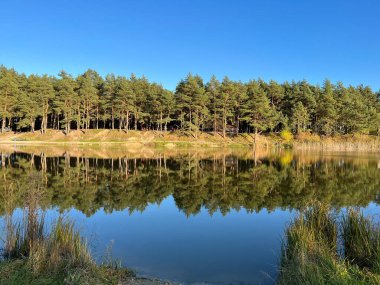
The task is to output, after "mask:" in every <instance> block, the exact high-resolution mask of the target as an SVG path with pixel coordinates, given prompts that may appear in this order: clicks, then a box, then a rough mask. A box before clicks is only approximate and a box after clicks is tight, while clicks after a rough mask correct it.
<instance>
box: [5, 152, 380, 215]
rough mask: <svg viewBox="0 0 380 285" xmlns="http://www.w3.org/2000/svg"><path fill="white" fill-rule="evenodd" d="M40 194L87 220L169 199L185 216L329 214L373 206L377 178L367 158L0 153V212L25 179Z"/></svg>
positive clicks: (16, 199) (18, 199) (15, 199)
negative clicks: (319, 205)
mask: <svg viewBox="0 0 380 285" xmlns="http://www.w3.org/2000/svg"><path fill="white" fill-rule="evenodd" d="M32 177H33V179H34V180H35V179H40V180H41V181H40V182H42V184H43V185H44V187H45V195H44V197H43V198H42V201H41V205H42V206H43V207H45V208H49V207H51V206H56V207H58V208H59V209H60V210H62V211H64V210H65V209H70V208H76V209H78V210H80V211H81V212H83V213H85V214H86V215H87V216H91V215H93V214H94V213H95V212H96V211H97V210H99V209H101V208H103V209H104V210H105V211H106V212H108V213H111V212H112V211H115V210H123V209H128V211H129V212H130V213H132V212H134V211H144V209H146V207H147V206H148V205H149V204H152V203H153V204H160V203H161V202H162V201H163V200H164V199H165V198H167V197H169V196H173V198H174V201H175V204H176V206H177V207H178V209H180V210H181V211H182V212H183V213H185V214H186V215H187V216H189V215H196V214H197V213H199V212H200V210H201V209H202V208H205V209H207V211H208V212H209V214H210V215H212V214H213V213H215V212H216V211H220V212H221V213H222V214H223V215H225V214H227V213H228V212H229V211H231V210H232V209H234V210H240V209H245V210H246V211H248V212H259V211H260V210H262V209H264V208H265V209H267V210H269V211H271V210H274V209H276V208H282V209H285V208H289V209H294V208H295V209H299V208H300V207H302V206H304V205H305V204H306V203H308V202H309V201H312V200H313V199H317V200H320V201H323V202H326V203H329V204H331V205H332V206H336V207H344V206H365V205H367V204H368V203H369V202H371V201H375V202H378V192H379V184H380V176H379V169H378V164H377V161H376V160H375V159H372V160H371V159H361V158H360V157H359V158H358V157H356V158H355V157H354V158H352V157H349V156H348V157H334V156H330V157H328V156H318V155H314V156H310V155H303V154H293V153H289V152H288V153H283V154H280V155H278V154H277V155H271V156H267V157H261V158H260V159H254V158H253V157H251V158H248V157H243V158H242V157H239V156H234V155H216V154H214V155H211V156H200V155H196V154H191V153H188V154H186V155H180V156H175V157H171V156H169V157H167V156H165V155H164V154H159V155H157V157H154V158H136V157H134V158H128V157H127V156H125V157H119V158H110V159H104V158H90V157H71V156H69V155H64V156H60V157H47V156H46V155H45V154H44V153H41V154H40V155H35V154H30V153H29V154H28V153H11V154H4V153H2V154H1V168H0V185H1V186H0V191H1V197H0V199H1V200H2V201H1V202H0V212H1V213H4V212H6V211H9V210H10V209H12V208H16V207H20V206H22V201H23V200H24V198H25V195H26V194H27V193H28V190H29V189H30V181H31V179H32Z"/></svg>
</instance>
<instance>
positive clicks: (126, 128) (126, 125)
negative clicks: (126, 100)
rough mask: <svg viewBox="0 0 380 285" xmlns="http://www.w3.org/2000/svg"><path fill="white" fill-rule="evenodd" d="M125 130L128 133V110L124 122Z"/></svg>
mask: <svg viewBox="0 0 380 285" xmlns="http://www.w3.org/2000/svg"><path fill="white" fill-rule="evenodd" d="M125 130H126V131H127V133H128V131H129V111H127V120H126V122H125Z"/></svg>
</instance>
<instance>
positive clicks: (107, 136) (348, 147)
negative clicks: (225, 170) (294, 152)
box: [0, 129, 380, 152]
mask: <svg viewBox="0 0 380 285" xmlns="http://www.w3.org/2000/svg"><path fill="white" fill-rule="evenodd" d="M254 143H255V139H254V135H253V134H247V133H244V134H239V135H231V136H227V137H223V136H222V134H220V133H216V134H214V133H205V132H204V133H200V134H199V135H198V137H197V138H196V137H195V135H194V134H193V133H191V132H180V131H176V132H159V131H129V132H128V133H127V132H125V131H118V130H92V129H91V130H86V131H76V130H74V131H71V132H70V133H69V134H67V135H66V134H65V133H64V132H62V131H57V130H47V132H46V133H44V134H42V133H40V132H34V133H31V132H24V133H13V132H6V133H3V134H0V144H52V145H54V144H61V145H65V144H70V145H73V144H76V145H81V144H85V145H89V144H94V145H95V144H114V145H118V146H120V144H125V145H127V146H128V147H132V148H140V147H142V146H149V147H163V148H175V147H184V148H186V147H197V148H199V147H221V146H227V147H252V146H253V145H254ZM256 146H258V147H260V148H294V149H299V150H327V151H376V152H377V151H380V137H378V136H372V135H358V134H353V135H338V136H329V137H326V136H319V135H314V134H310V133H301V134H298V135H296V136H293V135H292V134H290V133H289V132H286V131H285V132H282V133H279V134H277V133H272V134H268V135H258V136H257V138H256Z"/></svg>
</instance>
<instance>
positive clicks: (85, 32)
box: [0, 0, 380, 90]
mask: <svg viewBox="0 0 380 285" xmlns="http://www.w3.org/2000/svg"><path fill="white" fill-rule="evenodd" d="M0 11H1V13H0V14H1V15H0V64H4V65H5V66H7V67H14V68H15V69H16V70H18V71H20V72H25V73H27V74H29V73H39V74H43V73H47V74H52V75H56V74H57V73H58V72H59V71H60V70H62V69H64V70H66V71H68V72H70V73H72V74H73V75H77V74H79V73H81V72H83V71H84V70H85V69H87V68H93V69H95V70H97V71H98V72H99V73H100V74H102V75H105V74H107V73H109V72H113V73H115V74H122V75H129V74H130V73H132V72H133V73H135V74H137V75H142V74H144V75H146V76H147V77H148V78H149V79H150V80H151V81H156V82H159V83H161V84H163V85H164V86H165V87H167V88H169V89H174V88H175V85H176V83H177V82H178V81H179V80H180V79H181V78H183V77H185V76H186V75H187V74H188V73H189V72H192V73H197V74H199V75H201V76H202V77H204V78H205V79H206V80H208V79H209V77H210V76H211V75H212V74H215V75H216V76H217V77H219V78H222V77H223V76H225V75H227V76H229V77H230V78H232V79H235V80H243V81H246V80H248V79H250V78H258V77H260V78H262V79H265V80H270V79H274V80H277V81H281V82H282V81H285V80H289V81H290V80H293V79H294V80H302V79H307V80H309V81H310V82H312V83H322V81H323V80H324V79H325V78H329V79H331V80H333V81H338V80H340V81H343V82H344V83H345V84H353V85H356V84H359V83H363V84H365V85H370V86H371V87H373V88H374V90H378V89H379V88H380V20H379V15H380V1H378V0H360V1H359V0H261V1H253V0H252V1H249V0H245V1H244V0H229V1H227V0H171V1H169V0H161V1H160V0H149V1H148V0H139V1H138V0H134V1H127V0H125V1H122V0H118V1H116V0H114V1H112V0H109V1H106V0H103V1H96V0H91V1H90V0H82V1H79V0H77V1H74V0H71V1H69V0H66V1H65V0H61V1H54V0H50V1H38V0H34V1H26V0H24V1H18V0H2V1H1V3H0Z"/></svg>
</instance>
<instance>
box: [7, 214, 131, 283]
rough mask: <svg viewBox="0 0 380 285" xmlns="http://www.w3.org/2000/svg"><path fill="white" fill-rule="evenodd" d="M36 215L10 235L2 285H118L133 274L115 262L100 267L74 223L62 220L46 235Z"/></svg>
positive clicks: (27, 216)
mask: <svg viewBox="0 0 380 285" xmlns="http://www.w3.org/2000/svg"><path fill="white" fill-rule="evenodd" d="M36 213H37V212H34V211H31V212H28V215H26V216H25V217H24V218H23V220H22V221H21V222H19V223H16V224H14V225H13V230H12V232H11V233H8V234H7V240H6V247H5V248H4V250H3V259H4V260H3V261H2V262H0V284H119V282H120V280H123V279H125V278H127V277H129V276H131V275H133V273H132V272H130V271H129V270H127V269H122V268H121V266H119V265H118V264H117V263H116V262H114V261H112V262H110V261H107V262H106V263H103V264H101V265H97V264H96V263H95V261H94V260H93V258H92V256H91V253H90V250H89V248H88V245H87V242H86V240H85V239H83V238H82V237H81V235H80V233H79V231H78V230H76V229H75V225H74V223H73V222H72V221H70V220H68V219H65V218H63V217H59V218H58V219H57V221H56V222H55V223H53V225H52V227H51V230H50V231H49V232H46V231H45V226H44V223H45V222H44V216H43V215H37V214H36Z"/></svg>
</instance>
